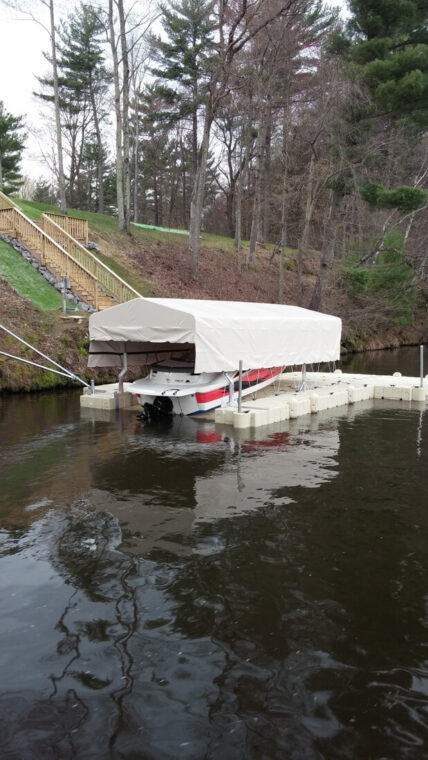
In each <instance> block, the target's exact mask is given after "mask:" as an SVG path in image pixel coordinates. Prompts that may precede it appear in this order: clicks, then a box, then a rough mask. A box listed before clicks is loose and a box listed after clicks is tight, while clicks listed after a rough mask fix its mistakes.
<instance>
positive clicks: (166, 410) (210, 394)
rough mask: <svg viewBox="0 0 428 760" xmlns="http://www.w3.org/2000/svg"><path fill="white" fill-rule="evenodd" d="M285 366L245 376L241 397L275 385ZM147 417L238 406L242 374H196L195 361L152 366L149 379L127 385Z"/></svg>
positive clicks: (189, 413)
mask: <svg viewBox="0 0 428 760" xmlns="http://www.w3.org/2000/svg"><path fill="white" fill-rule="evenodd" d="M283 370H284V367H270V368H261V369H255V370H247V371H244V372H243V373H242V396H246V395H247V394H249V393H255V392H256V391H257V390H260V389H261V388H264V387H266V386H267V385H270V384H271V383H273V382H274V380H275V378H277V377H278V376H279V375H280V374H281V372H282V371H283ZM128 391H130V392H131V393H132V394H134V395H135V396H136V397H137V399H138V402H139V404H140V405H141V406H142V407H143V409H144V414H145V415H146V416H147V417H148V418H151V417H155V416H159V415H163V414H186V415H193V414H203V413H206V412H211V411H213V410H214V409H218V408H219V407H222V406H227V405H230V404H231V403H237V400H238V394H239V372H237V371H236V372H231V373H227V372H195V366H194V363H193V362H192V361H187V362H186V361H184V360H180V359H164V360H163V361H161V362H157V363H156V364H153V365H152V366H151V368H150V370H149V374H148V375H147V377H145V378H142V379H140V380H136V381H135V382H133V383H131V384H130V385H129V386H128Z"/></svg>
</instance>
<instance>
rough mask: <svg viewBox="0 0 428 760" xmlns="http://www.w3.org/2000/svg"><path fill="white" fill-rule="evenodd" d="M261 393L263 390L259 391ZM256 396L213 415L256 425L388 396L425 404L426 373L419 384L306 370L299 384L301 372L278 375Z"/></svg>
mask: <svg viewBox="0 0 428 760" xmlns="http://www.w3.org/2000/svg"><path fill="white" fill-rule="evenodd" d="M262 393H263V392H262ZM262 393H261V394H260V395H259V396H258V398H256V399H251V400H248V401H247V400H245V403H243V404H242V409H241V411H240V412H238V411H237V409H236V408H230V407H229V408H228V407H226V408H224V409H216V410H215V412H214V419H215V421H216V422H217V423H219V424H222V425H232V426H233V427H235V428H241V429H242V428H257V427H261V426H263V425H270V424H272V423H274V422H281V421H282V420H288V419H295V418H297V417H302V416H304V415H308V414H316V413H317V412H322V411H325V410H327V409H334V408H336V407H341V406H348V405H349V404H355V403H358V402H361V401H370V400H371V399H387V400H394V401H402V402H405V403H407V404H408V403H409V402H412V403H417V404H418V406H419V407H420V405H421V404H422V405H425V403H426V401H427V399H428V377H426V378H425V379H424V381H423V385H422V386H421V384H420V378H418V377H403V376H401V374H400V373H399V372H397V373H395V374H394V375H358V374H348V373H346V374H345V373H343V372H342V371H341V370H336V371H335V372H333V373H331V372H325V373H323V372H307V373H306V378H305V382H304V385H303V388H302V375H301V373H300V372H286V373H284V374H283V375H281V378H280V381H279V387H278V385H276V387H275V389H274V388H273V386H272V385H270V386H269V387H268V388H266V395H262Z"/></svg>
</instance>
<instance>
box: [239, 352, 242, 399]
mask: <svg viewBox="0 0 428 760" xmlns="http://www.w3.org/2000/svg"><path fill="white" fill-rule="evenodd" d="M238 412H242V359H240V360H239V384H238Z"/></svg>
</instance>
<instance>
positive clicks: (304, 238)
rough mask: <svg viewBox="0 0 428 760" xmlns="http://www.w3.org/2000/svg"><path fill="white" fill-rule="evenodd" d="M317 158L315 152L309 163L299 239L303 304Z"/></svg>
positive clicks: (299, 285) (299, 297)
mask: <svg viewBox="0 0 428 760" xmlns="http://www.w3.org/2000/svg"><path fill="white" fill-rule="evenodd" d="M314 169H315V159H314V154H313V152H312V153H311V160H310V163H309V172H308V181H307V183H306V203H305V215H304V219H303V228H302V234H301V236H300V240H299V249H298V253H297V305H298V306H302V304H303V259H304V257H305V255H306V253H307V250H308V241H309V229H310V226H311V220H312V212H313V207H314V201H313V184H314Z"/></svg>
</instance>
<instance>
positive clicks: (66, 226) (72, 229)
mask: <svg viewBox="0 0 428 760" xmlns="http://www.w3.org/2000/svg"><path fill="white" fill-rule="evenodd" d="M42 216H45V217H46V216H47V217H49V219H52V221H54V222H56V223H57V224H58V225H59V226H60V227H61V228H62V229H63V230H65V231H66V232H68V234H69V235H71V237H73V238H74V239H75V240H78V241H79V242H81V241H83V242H84V243H87V242H88V220H87V219H84V218H83V217H81V216H68V215H67V214H58V213H56V212H53V211H45V213H44V214H42Z"/></svg>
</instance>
